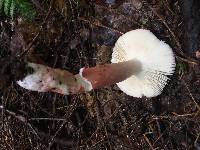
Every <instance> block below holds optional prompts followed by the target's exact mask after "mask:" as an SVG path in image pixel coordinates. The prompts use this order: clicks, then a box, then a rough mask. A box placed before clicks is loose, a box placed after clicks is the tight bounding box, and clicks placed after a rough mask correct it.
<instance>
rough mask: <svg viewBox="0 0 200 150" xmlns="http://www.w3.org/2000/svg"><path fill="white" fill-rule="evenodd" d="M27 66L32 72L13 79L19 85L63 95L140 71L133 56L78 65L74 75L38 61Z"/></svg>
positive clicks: (104, 83) (95, 86)
mask: <svg viewBox="0 0 200 150" xmlns="http://www.w3.org/2000/svg"><path fill="white" fill-rule="evenodd" d="M28 66H29V67H31V68H32V69H33V72H32V73H31V74H28V75H27V76H26V77H25V78H24V79H22V80H20V81H17V83H18V84H19V85H20V86H21V87H23V88H25V89H28V90H32V91H38V92H48V91H49V92H55V93H60V94H64V95H68V94H77V93H81V92H85V91H91V90H92V89H97V88H101V87H104V86H108V85H111V84H115V83H118V82H120V81H123V80H125V79H126V78H128V77H130V76H131V75H133V74H137V73H138V72H140V71H141V63H140V62H139V61H137V60H134V59H132V60H129V61H125V62H120V63H113V64H105V65H98V66H96V67H91V68H82V69H80V73H79V74H76V75H73V74H72V73H70V72H68V71H66V70H61V69H53V68H50V67H47V66H44V65H40V64H34V63H28Z"/></svg>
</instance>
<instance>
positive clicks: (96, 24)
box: [78, 17, 124, 35]
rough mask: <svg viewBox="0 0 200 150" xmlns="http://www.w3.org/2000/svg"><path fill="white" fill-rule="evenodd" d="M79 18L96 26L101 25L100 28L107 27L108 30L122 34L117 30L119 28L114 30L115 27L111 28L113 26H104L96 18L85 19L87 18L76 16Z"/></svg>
mask: <svg viewBox="0 0 200 150" xmlns="http://www.w3.org/2000/svg"><path fill="white" fill-rule="evenodd" d="M78 19H79V20H81V21H84V22H86V23H89V24H92V25H95V26H98V27H102V28H105V29H108V30H112V31H114V32H116V33H118V34H120V35H122V34H124V33H123V32H121V31H119V30H116V29H113V28H110V27H108V26H105V25H103V24H102V23H101V22H100V21H99V20H97V19H94V18H93V19H92V18H91V19H87V18H84V17H78ZM91 20H94V21H91Z"/></svg>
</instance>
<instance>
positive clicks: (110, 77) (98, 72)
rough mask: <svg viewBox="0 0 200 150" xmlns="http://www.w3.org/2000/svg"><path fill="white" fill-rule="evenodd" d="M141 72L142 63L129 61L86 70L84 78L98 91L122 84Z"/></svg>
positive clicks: (83, 73)
mask: <svg viewBox="0 0 200 150" xmlns="http://www.w3.org/2000/svg"><path fill="white" fill-rule="evenodd" d="M140 71H141V64H140V62H139V61H137V60H129V61H125V62H120V63H113V64H105V65H98V66H95V67H92V68H84V70H83V72H82V76H83V77H84V78H85V79H87V80H88V81H90V82H91V84H92V87H93V89H97V88H101V87H104V86H108V85H112V84H115V83H118V82H121V81H123V80H125V79H127V78H128V77H130V76H131V75H133V74H137V73H138V72H140Z"/></svg>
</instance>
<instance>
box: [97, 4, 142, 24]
mask: <svg viewBox="0 0 200 150" xmlns="http://www.w3.org/2000/svg"><path fill="white" fill-rule="evenodd" d="M95 5H97V6H98V7H101V8H102V9H104V10H107V11H109V12H111V13H113V14H116V15H122V16H123V17H124V18H126V19H127V20H129V21H132V22H133V21H134V23H136V24H137V25H138V26H141V24H140V23H139V22H137V21H136V20H135V18H134V17H132V16H126V15H124V14H122V13H120V12H118V11H116V10H115V9H112V8H108V7H105V6H102V5H99V4H95ZM136 10H137V9H136Z"/></svg>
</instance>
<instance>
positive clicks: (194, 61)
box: [148, 4, 199, 65]
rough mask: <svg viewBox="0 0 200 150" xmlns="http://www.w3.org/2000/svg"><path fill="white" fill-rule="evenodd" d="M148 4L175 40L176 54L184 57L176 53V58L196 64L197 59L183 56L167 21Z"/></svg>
mask: <svg viewBox="0 0 200 150" xmlns="http://www.w3.org/2000/svg"><path fill="white" fill-rule="evenodd" d="M148 6H149V8H150V9H151V10H152V12H153V13H154V14H155V15H156V16H157V17H158V18H159V19H160V20H161V21H162V23H163V24H164V25H165V27H166V28H167V29H168V30H169V32H170V34H171V35H172V37H173V39H174V41H175V42H176V45H177V46H178V50H179V52H178V55H180V56H183V57H185V58H182V57H180V56H177V55H176V58H177V59H180V60H182V61H185V62H187V63H191V64H195V65H198V64H199V62H198V61H197V60H194V59H192V58H188V57H187V56H185V54H184V53H183V51H182V48H181V44H180V42H179V41H178V39H177V37H176V35H175V33H174V32H173V31H172V30H171V28H170V27H169V25H168V24H167V22H166V21H165V20H164V19H163V18H162V17H161V16H160V15H159V14H158V12H157V11H156V10H155V9H153V8H152V7H151V5H150V4H148Z"/></svg>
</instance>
